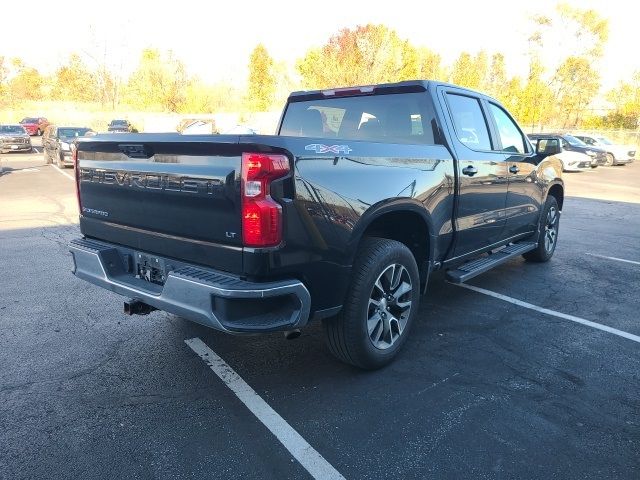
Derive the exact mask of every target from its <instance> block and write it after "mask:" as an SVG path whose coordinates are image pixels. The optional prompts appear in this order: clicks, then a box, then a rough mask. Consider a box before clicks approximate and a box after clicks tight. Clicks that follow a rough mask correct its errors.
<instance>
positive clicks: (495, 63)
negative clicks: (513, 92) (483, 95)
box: [485, 53, 507, 98]
mask: <svg viewBox="0 0 640 480" xmlns="http://www.w3.org/2000/svg"><path fill="white" fill-rule="evenodd" d="M506 85H507V70H506V67H505V64H504V55H503V54H502V53H494V54H493V55H491V64H490V67H489V72H488V74H487V79H486V85H485V88H486V92H487V94H489V95H491V96H492V97H496V98H498V97H499V96H500V95H501V94H503V93H504V89H505V87H506Z"/></svg>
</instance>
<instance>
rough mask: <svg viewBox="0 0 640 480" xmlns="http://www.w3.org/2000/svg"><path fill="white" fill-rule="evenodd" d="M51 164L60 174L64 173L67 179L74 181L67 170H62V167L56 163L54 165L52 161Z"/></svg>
mask: <svg viewBox="0 0 640 480" xmlns="http://www.w3.org/2000/svg"><path fill="white" fill-rule="evenodd" d="M51 166H52V167H53V168H55V169H56V170H58V171H59V172H60V173H61V174H62V175H64V176H65V177H67V178H68V179H69V180H73V181H74V182H75V180H76V179H75V178H73V177H72V176H71V175H69V174H68V173H67V172H63V171H62V169H61V168H60V167H58V166H57V165H54V164H53V163H52V164H51Z"/></svg>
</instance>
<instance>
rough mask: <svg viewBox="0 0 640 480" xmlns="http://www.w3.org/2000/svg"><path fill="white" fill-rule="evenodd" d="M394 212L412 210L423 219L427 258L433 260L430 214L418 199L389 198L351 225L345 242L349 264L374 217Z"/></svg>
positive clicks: (433, 240)
mask: <svg viewBox="0 0 640 480" xmlns="http://www.w3.org/2000/svg"><path fill="white" fill-rule="evenodd" d="M394 212H412V213H415V214H417V215H419V216H420V217H421V218H422V219H423V220H424V222H425V224H426V226H427V232H428V235H429V238H428V239H427V243H428V245H429V247H428V249H429V251H428V252H427V259H428V260H430V261H431V260H433V258H434V251H435V245H436V241H435V240H436V239H435V237H434V227H433V221H432V219H431V216H430V215H429V212H427V210H426V209H425V207H424V205H423V204H422V203H420V202H419V201H417V200H414V199H408V198H402V199H390V200H385V201H382V202H379V203H376V204H374V205H372V206H371V207H370V208H368V209H367V210H366V211H365V212H364V214H363V215H362V216H361V217H360V219H359V220H358V222H357V223H356V224H355V226H354V227H353V231H352V234H351V238H350V240H349V243H348V244H347V256H348V260H349V264H353V261H354V259H355V256H356V254H357V252H358V247H359V245H360V242H361V241H362V237H363V235H364V233H365V231H366V230H367V228H369V226H370V225H371V224H372V223H373V222H374V221H375V220H376V219H378V218H380V217H382V216H383V215H386V214H388V213H394Z"/></svg>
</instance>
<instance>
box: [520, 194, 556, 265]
mask: <svg viewBox="0 0 640 480" xmlns="http://www.w3.org/2000/svg"><path fill="white" fill-rule="evenodd" d="M540 222H541V223H542V225H540V233H539V234H538V246H537V247H536V248H535V249H534V250H531V251H529V252H527V253H525V254H523V255H522V256H523V257H524V258H525V260H528V261H530V262H548V261H549V260H550V259H551V257H552V256H553V253H554V252H555V251H556V244H557V242H558V227H559V226H560V210H559V209H558V201H557V200H556V198H555V197H554V196H552V195H549V196H548V197H547V201H546V202H545V204H544V212H543V213H542V217H541V219H540Z"/></svg>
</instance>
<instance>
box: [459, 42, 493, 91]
mask: <svg viewBox="0 0 640 480" xmlns="http://www.w3.org/2000/svg"><path fill="white" fill-rule="evenodd" d="M488 71H489V65H488V61H487V54H486V53H485V52H484V51H480V52H478V53H477V54H476V55H471V54H470V53H468V52H462V53H461V54H460V56H458V58H457V59H456V61H455V63H454V64H453V67H452V69H451V82H452V83H455V84H456V85H460V86H461V87H467V88H471V89H474V90H484V89H485V85H486V79H487V73H488Z"/></svg>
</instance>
